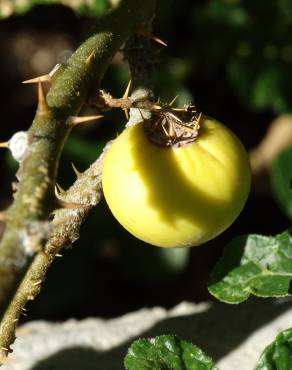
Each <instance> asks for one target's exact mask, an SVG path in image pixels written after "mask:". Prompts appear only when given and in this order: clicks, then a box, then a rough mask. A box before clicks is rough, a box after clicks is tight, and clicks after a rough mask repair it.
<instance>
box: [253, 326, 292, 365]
mask: <svg viewBox="0 0 292 370" xmlns="http://www.w3.org/2000/svg"><path fill="white" fill-rule="evenodd" d="M291 368H292V329H287V330H284V331H282V332H281V333H280V334H279V335H278V336H277V338H276V339H275V341H274V342H272V343H271V344H270V345H269V346H268V347H266V348H265V350H264V351H263V353H262V355H261V357H260V359H259V361H258V363H257V365H256V367H255V368H254V370H289V369H291Z"/></svg>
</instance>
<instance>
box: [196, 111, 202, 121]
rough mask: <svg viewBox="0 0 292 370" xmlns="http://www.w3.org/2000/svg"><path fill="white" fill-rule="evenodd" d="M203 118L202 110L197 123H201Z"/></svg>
mask: <svg viewBox="0 0 292 370" xmlns="http://www.w3.org/2000/svg"><path fill="white" fill-rule="evenodd" d="M201 118H202V112H200V114H199V117H198V118H197V123H200V120H201Z"/></svg>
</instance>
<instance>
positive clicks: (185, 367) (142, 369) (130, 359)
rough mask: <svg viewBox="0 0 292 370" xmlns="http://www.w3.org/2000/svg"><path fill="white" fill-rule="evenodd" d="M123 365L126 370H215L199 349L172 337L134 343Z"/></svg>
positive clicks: (140, 340)
mask: <svg viewBox="0 0 292 370" xmlns="http://www.w3.org/2000/svg"><path fill="white" fill-rule="evenodd" d="M124 364H125V367H126V369H127V370H217V368H216V367H215V366H214V363H213V361H212V359H211V358H210V357H209V356H207V355H206V354H205V353H204V352H203V351H201V350H200V348H198V347H197V346H195V345H193V344H191V343H189V342H186V341H183V340H180V339H178V338H177V337H176V336H173V335H162V336H159V337H155V338H151V339H139V340H137V341H135V342H134V343H133V344H132V345H131V347H130V348H129V350H128V353H127V355H126V357H125V361H124Z"/></svg>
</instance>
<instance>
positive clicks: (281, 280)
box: [208, 230, 292, 303]
mask: <svg viewBox="0 0 292 370" xmlns="http://www.w3.org/2000/svg"><path fill="white" fill-rule="evenodd" d="M291 280H292V235H291V232H290V231H289V230H287V231H285V232H283V233H282V234H279V235H277V236H275V237H267V236H262V235H243V236H240V237H238V238H235V239H234V240H232V241H231V242H230V243H229V244H228V245H227V246H226V248H225V250H224V252H223V255H222V257H221V259H220V260H219V262H218V263H217V265H216V266H215V268H214V270H213V272H212V275H211V280H210V282H209V286H208V289H209V292H210V293H211V294H212V295H214V296H215V297H216V298H217V299H219V300H220V301H223V302H226V303H240V302H243V301H245V300H246V299H247V298H248V297H249V296H250V294H253V295H255V296H258V297H279V296H286V295H288V294H289V293H290V285H291Z"/></svg>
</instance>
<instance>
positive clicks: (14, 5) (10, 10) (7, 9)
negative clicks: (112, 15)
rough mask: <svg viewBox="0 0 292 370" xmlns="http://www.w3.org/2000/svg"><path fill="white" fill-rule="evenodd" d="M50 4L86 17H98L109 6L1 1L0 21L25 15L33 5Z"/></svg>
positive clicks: (93, 1)
mask: <svg viewBox="0 0 292 370" xmlns="http://www.w3.org/2000/svg"><path fill="white" fill-rule="evenodd" d="M50 4H61V5H66V6H68V7H70V8H72V9H73V10H75V11H77V12H80V13H81V14H84V15H88V16H99V15H101V14H103V13H104V12H105V11H106V10H107V9H108V8H109V6H110V3H109V0H77V1H76V0H1V1H0V19H1V18H6V17H9V16H11V15H15V14H22V13H25V12H27V11H28V10H30V9H31V8H32V7H33V6H35V5H50Z"/></svg>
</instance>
